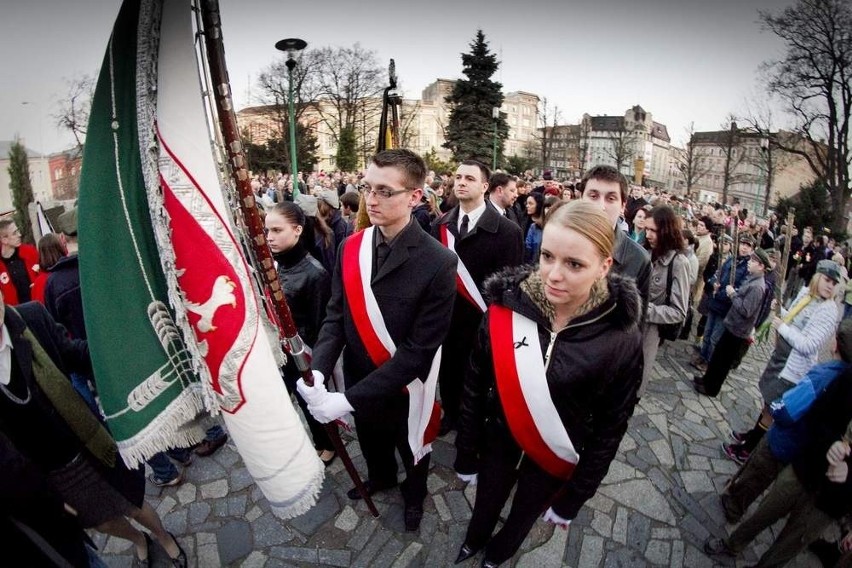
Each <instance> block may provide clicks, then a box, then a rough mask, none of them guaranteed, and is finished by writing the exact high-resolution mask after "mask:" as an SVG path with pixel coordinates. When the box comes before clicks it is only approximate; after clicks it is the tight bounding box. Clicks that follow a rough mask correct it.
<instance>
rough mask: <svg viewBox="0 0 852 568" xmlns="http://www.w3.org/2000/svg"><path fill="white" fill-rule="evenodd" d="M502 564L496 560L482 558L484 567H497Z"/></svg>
mask: <svg viewBox="0 0 852 568" xmlns="http://www.w3.org/2000/svg"><path fill="white" fill-rule="evenodd" d="M498 566H500V563H499V562H494V561H492V560H488V559H487V558H483V559H482V568H497V567H498Z"/></svg>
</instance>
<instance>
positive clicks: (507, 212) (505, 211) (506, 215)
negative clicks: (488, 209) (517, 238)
mask: <svg viewBox="0 0 852 568" xmlns="http://www.w3.org/2000/svg"><path fill="white" fill-rule="evenodd" d="M503 217H505V218H507V219H508V218H509V210H508V209H503Z"/></svg>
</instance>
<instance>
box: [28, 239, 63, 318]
mask: <svg viewBox="0 0 852 568" xmlns="http://www.w3.org/2000/svg"><path fill="white" fill-rule="evenodd" d="M67 254H68V250H67V249H66V248H65V243H63V242H62V239H61V238H59V235H57V234H56V233H48V234H46V235H44V236H43V237H42V238H40V239H39V240H38V267H39V271H38V276H37V277H36V279H35V281H34V282H33V287H32V290H31V291H30V296H31V297H32V299H33V301H35V302H41V303H42V304H43V303H44V287H45V285H47V277H48V276H50V269H51V268H53V267H54V266H55V265H56V263H57V262H59V259H60V258H62V257H63V256H65V255H67Z"/></svg>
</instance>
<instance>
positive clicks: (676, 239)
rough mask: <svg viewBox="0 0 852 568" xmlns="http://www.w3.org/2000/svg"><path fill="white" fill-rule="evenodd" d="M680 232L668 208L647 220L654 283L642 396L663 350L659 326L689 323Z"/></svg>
mask: <svg viewBox="0 0 852 568" xmlns="http://www.w3.org/2000/svg"><path fill="white" fill-rule="evenodd" d="M681 231H682V224H681V220H680V217H678V215H677V213H675V211H674V209H672V208H671V207H669V206H668V205H658V206H656V207H654V208H653V209H651V212H650V214H649V215H648V217H647V218H646V219H645V239H646V243H645V248H647V249H648V250H649V251H650V252H651V283H650V287H649V293H648V310H647V312H646V313H645V324H644V326H643V330H642V343H643V345H642V351H643V352H644V354H645V369H644V372H643V373H642V387H641V388H640V389H639V396H642V395H643V394H644V392H645V387H646V385H647V384H648V379H649V378H650V376H651V370H652V369H653V367H654V359H656V357H657V349H659V346H660V333H659V327H658V326H659V325H660V324H678V323H682V322H683V321H684V320H686V310H687V306H688V305H689V261H688V260H687V258H686V256H684V255H683V254H681V252H682V251H683V248H684V243H683V235H682V233H681Z"/></svg>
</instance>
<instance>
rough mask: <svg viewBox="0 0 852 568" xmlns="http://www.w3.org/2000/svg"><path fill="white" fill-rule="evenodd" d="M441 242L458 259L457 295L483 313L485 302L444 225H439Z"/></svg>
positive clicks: (453, 239)
mask: <svg viewBox="0 0 852 568" xmlns="http://www.w3.org/2000/svg"><path fill="white" fill-rule="evenodd" d="M441 242H442V243H443V244H444V246H445V247H447V248H448V249H450V250H451V251H453V252H454V253H455V254H456V256H457V257H458V259H459V261H458V272H457V273H456V288H458V291H459V294H461V295H462V296H463V297H464V298H465V299H466V300H467V301H468V302H470V303H471V304H473V305H474V306H476V307H477V308H479V311H481V312H482V313H485V310H486V309H487V308H486V305H485V300H484V299H483V298H482V294H480V293H479V288H477V287H476V283H475V282H474V281H473V277H472V276H471V275H470V271H468V269H467V267H466V266H465V265H464V262H462V259H461V257H459V253H457V252H456V238H455V236H454V235H453V234H452V233H451V232H450V231H449V230H448V229H447V225H446V223H445V224H443V225H441Z"/></svg>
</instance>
